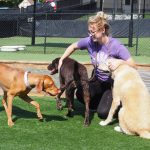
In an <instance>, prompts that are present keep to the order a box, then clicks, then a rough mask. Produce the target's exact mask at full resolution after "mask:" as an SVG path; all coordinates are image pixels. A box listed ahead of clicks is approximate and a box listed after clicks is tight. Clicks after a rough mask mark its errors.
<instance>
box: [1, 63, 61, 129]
mask: <svg viewBox="0 0 150 150" xmlns="http://www.w3.org/2000/svg"><path fill="white" fill-rule="evenodd" d="M0 70H1V73H0V86H1V88H2V89H3V91H4V97H3V100H2V103H3V106H4V108H5V111H6V114H7V117H8V125H9V126H13V125H14V123H13V121H12V117H11V115H12V102H13V98H14V97H15V96H19V97H20V98H22V99H23V100H24V101H26V102H28V103H30V104H31V105H33V106H35V108H36V109H37V116H38V118H39V119H43V117H42V114H41V111H40V105H39V104H38V103H37V102H36V101H34V100H33V99H31V98H30V97H29V96H28V95H27V94H28V93H29V92H30V91H31V90H32V89H33V88H34V87H36V89H37V91H38V92H41V91H44V92H45V93H47V94H49V95H52V96H55V95H57V94H58V93H59V92H60V90H59V89H58V88H57V87H56V86H55V84H54V81H53V80H52V78H51V77H49V76H48V75H40V74H33V73H28V72H25V71H23V70H21V69H16V68H12V67H9V66H7V65H4V64H0Z"/></svg>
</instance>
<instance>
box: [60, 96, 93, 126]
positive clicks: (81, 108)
mask: <svg viewBox="0 0 150 150" xmlns="http://www.w3.org/2000/svg"><path fill="white" fill-rule="evenodd" d="M61 100H62V101H64V102H66V99H65V98H61ZM63 108H67V106H66V105H64V106H63ZM94 114H95V112H93V111H90V123H91V121H92V120H93V118H94ZM73 116H82V117H83V118H84V117H85V105H84V104H82V103H80V102H79V101H78V100H77V99H75V100H74V111H73V112H72V116H71V117H73Z"/></svg>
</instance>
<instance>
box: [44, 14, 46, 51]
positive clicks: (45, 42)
mask: <svg viewBox="0 0 150 150" xmlns="http://www.w3.org/2000/svg"><path fill="white" fill-rule="evenodd" d="M46 38H47V13H46V23H45V36H44V54H46Z"/></svg>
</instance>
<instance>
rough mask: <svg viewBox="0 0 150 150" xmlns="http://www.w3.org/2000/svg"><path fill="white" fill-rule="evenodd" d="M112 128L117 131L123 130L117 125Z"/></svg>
mask: <svg viewBox="0 0 150 150" xmlns="http://www.w3.org/2000/svg"><path fill="white" fill-rule="evenodd" d="M114 130H115V131H117V132H123V131H122V129H121V128H120V127H119V126H116V127H114Z"/></svg>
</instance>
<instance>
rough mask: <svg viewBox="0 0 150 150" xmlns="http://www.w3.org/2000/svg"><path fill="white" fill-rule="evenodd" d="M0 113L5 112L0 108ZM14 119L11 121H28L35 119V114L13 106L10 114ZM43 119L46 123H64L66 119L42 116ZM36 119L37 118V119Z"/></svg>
mask: <svg viewBox="0 0 150 150" xmlns="http://www.w3.org/2000/svg"><path fill="white" fill-rule="evenodd" d="M0 111H5V110H4V108H3V107H0ZM12 114H13V115H14V116H15V117H14V118H13V121H14V122H15V121H17V120H18V119H19V118H28V119H32V118H37V114H36V113H35V112H31V111H28V110H24V109H22V108H20V107H16V106H13V113H12ZM42 115H43V118H44V120H45V121H46V122H49V121H52V120H53V121H54V120H55V121H66V120H67V119H66V118H64V117H61V116H58V115H45V114H42ZM37 119H38V118H37Z"/></svg>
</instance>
